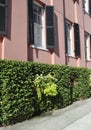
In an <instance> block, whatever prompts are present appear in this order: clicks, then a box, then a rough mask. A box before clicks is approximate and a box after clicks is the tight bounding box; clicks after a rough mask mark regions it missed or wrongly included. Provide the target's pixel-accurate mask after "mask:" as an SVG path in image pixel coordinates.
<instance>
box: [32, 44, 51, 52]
mask: <svg viewBox="0 0 91 130" xmlns="http://www.w3.org/2000/svg"><path fill="white" fill-rule="evenodd" d="M30 47H32V48H34V49H39V50H43V51H49V50H48V49H46V48H43V47H36V46H34V45H30Z"/></svg>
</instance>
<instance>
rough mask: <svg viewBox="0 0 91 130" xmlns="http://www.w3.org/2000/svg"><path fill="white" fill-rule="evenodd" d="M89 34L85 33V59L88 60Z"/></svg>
mask: <svg viewBox="0 0 91 130" xmlns="http://www.w3.org/2000/svg"><path fill="white" fill-rule="evenodd" d="M89 40H90V38H89V34H88V33H86V32H85V59H86V60H90V42H89Z"/></svg>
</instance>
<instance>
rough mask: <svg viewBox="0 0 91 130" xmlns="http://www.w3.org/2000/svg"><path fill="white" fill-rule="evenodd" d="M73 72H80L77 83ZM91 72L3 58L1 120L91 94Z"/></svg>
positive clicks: (23, 116) (19, 118) (0, 64)
mask: <svg viewBox="0 0 91 130" xmlns="http://www.w3.org/2000/svg"><path fill="white" fill-rule="evenodd" d="M37 74H38V76H36V75H37ZM72 74H75V75H76V76H75V84H74V86H73V87H72V86H71V83H70V76H71V75H72ZM90 75H91V70H90V69H86V68H76V67H71V66H65V65H62V66H60V65H49V64H41V63H32V62H19V61H9V60H0V124H12V123H16V122H19V121H22V120H26V119H29V118H31V117H32V116H34V115H36V114H39V113H41V112H44V111H47V110H49V109H54V108H56V109H57V108H62V107H65V106H67V105H69V104H70V103H72V102H73V101H77V100H80V99H85V98H89V97H91V80H90ZM37 78H38V79H37ZM37 81H38V82H37Z"/></svg>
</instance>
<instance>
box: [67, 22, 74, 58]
mask: <svg viewBox="0 0 91 130" xmlns="http://www.w3.org/2000/svg"><path fill="white" fill-rule="evenodd" d="M66 24H69V25H70V27H71V28H70V40H71V43H70V45H71V46H70V47H71V48H70V51H71V52H70V53H68V52H67V55H68V56H71V57H75V54H74V44H73V43H74V38H73V37H74V30H73V25H72V23H70V22H69V21H66ZM66 27H67V26H66ZM67 46H68V38H67ZM67 48H68V47H67ZM67 51H68V50H67Z"/></svg>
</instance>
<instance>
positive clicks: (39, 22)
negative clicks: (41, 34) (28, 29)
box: [38, 16, 42, 25]
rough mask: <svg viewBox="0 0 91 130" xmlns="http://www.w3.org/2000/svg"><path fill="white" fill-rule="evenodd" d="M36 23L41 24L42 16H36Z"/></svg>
mask: <svg viewBox="0 0 91 130" xmlns="http://www.w3.org/2000/svg"><path fill="white" fill-rule="evenodd" d="M38 24H39V25H42V18H41V17H40V16H38Z"/></svg>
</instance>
